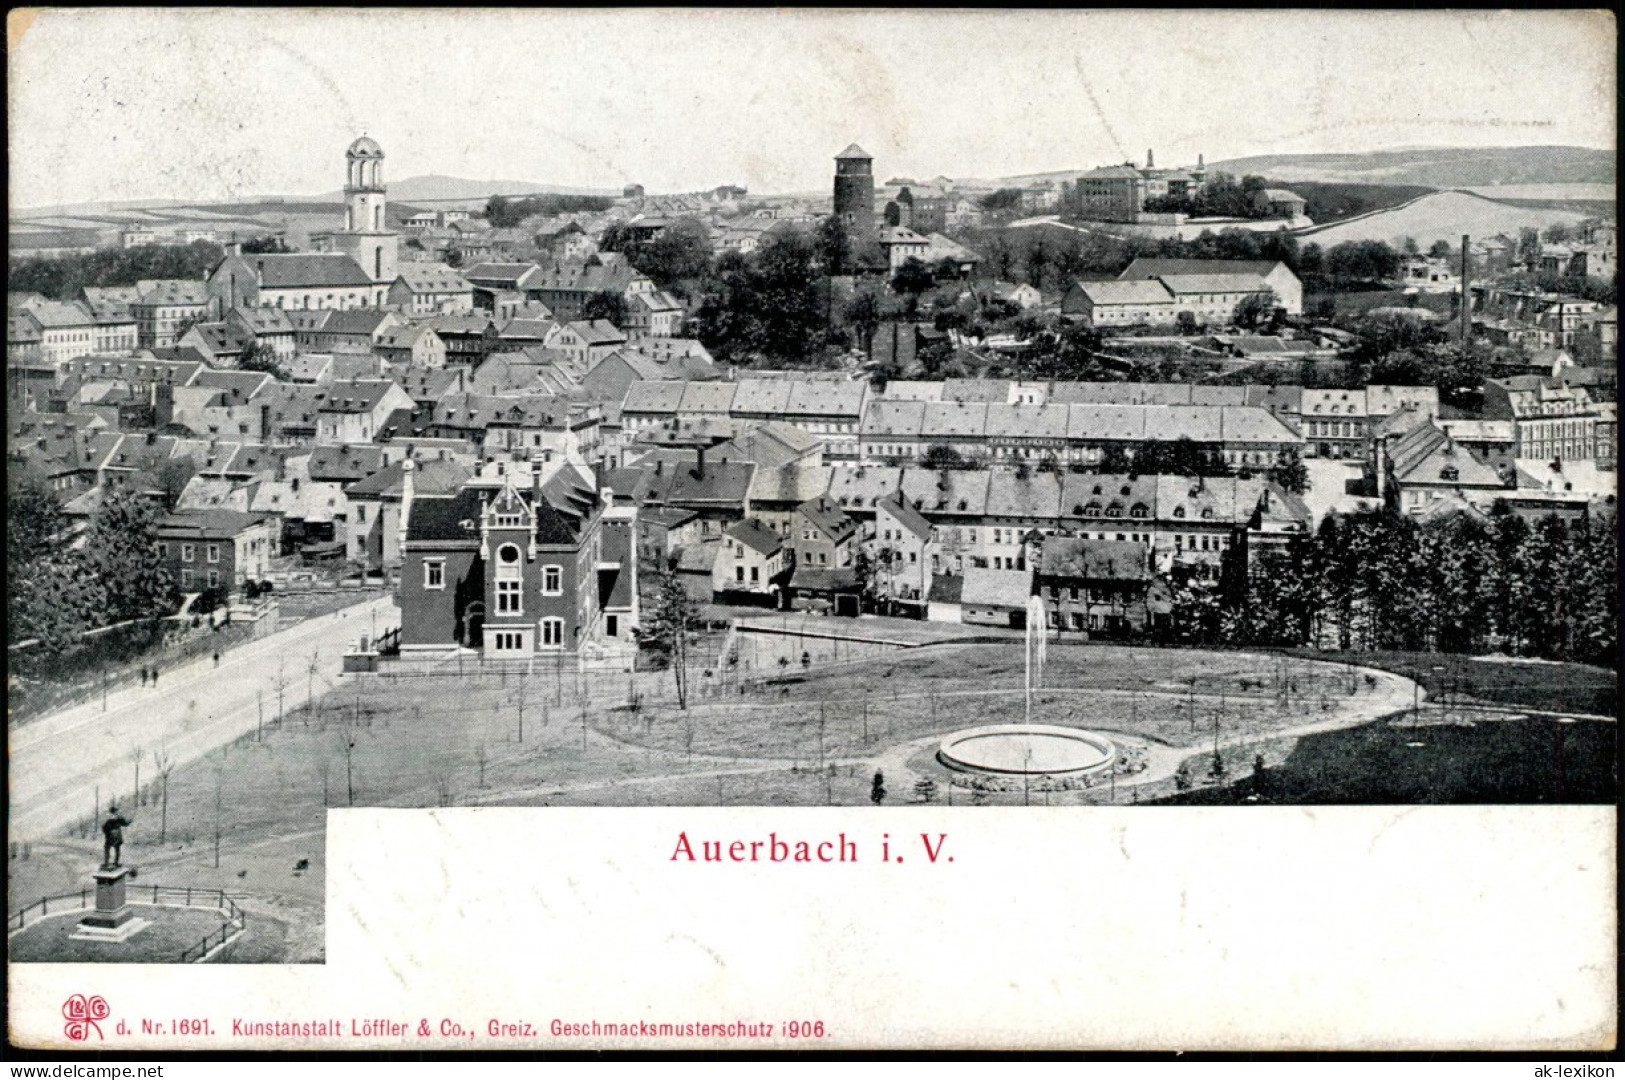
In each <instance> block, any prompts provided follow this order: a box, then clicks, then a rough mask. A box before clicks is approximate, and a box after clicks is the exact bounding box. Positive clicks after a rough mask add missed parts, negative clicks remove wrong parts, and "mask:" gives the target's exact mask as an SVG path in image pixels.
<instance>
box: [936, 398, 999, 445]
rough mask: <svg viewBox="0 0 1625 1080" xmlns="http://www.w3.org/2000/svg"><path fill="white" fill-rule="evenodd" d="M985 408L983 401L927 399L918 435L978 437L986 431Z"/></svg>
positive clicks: (985, 404)
mask: <svg viewBox="0 0 1625 1080" xmlns="http://www.w3.org/2000/svg"><path fill="white" fill-rule="evenodd" d="M987 408H988V407H987V403H986V402H983V401H927V402H925V412H924V415H923V417H922V418H921V421H920V437H921V438H922V439H938V438H950V437H952V438H972V437H980V436H982V435H984V434H985V433H986V432H987Z"/></svg>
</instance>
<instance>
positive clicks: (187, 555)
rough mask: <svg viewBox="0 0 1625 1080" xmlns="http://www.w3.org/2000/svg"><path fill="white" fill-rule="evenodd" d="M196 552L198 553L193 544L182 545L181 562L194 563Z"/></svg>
mask: <svg viewBox="0 0 1625 1080" xmlns="http://www.w3.org/2000/svg"><path fill="white" fill-rule="evenodd" d="M196 551H197V548H196V547H194V546H193V545H191V544H182V545H181V562H191V561H192V556H193V554H194V553H195V552H196Z"/></svg>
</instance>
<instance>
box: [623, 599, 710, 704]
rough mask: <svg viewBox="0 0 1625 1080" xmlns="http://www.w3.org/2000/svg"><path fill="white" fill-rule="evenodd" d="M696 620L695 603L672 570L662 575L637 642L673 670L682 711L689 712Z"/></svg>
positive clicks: (639, 630) (639, 629)
mask: <svg viewBox="0 0 1625 1080" xmlns="http://www.w3.org/2000/svg"><path fill="white" fill-rule="evenodd" d="M695 618H696V612H695V609H694V600H693V598H692V597H690V596H689V595H688V590H687V589H686V588H685V587H684V586H683V583H682V581H681V580H679V579H678V577H677V574H676V573H675V572H673V571H672V570H670V569H667V570H662V571H661V572H660V573H658V574H657V575H656V578H655V592H654V597H653V599H652V600H651V601H650V604H649V606H648V607H647V608H646V609H645V610H644V619H643V625H642V626H641V627H639V628H638V630H637V632H636V633H637V641H638V646H639V647H640V648H643V649H646V650H648V651H649V652H650V653H652V654H654V656H655V658H656V659H657V660H658V661H659V662H661V663H664V664H666V665H668V666H669V667H670V668H671V671H672V679H673V682H674V684H675V685H676V688H677V707H678V708H680V709H687V708H688V647H689V645H690V643H691V641H692V638H693V634H694V629H693V628H694V623H695Z"/></svg>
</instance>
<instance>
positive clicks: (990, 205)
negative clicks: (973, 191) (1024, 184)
mask: <svg viewBox="0 0 1625 1080" xmlns="http://www.w3.org/2000/svg"><path fill="white" fill-rule="evenodd" d="M977 205H979V206H980V207H981V208H982V209H983V210H993V211H998V210H1014V209H1017V208H1018V207H1020V206H1021V189H1020V188H1016V187H1003V188H999V189H998V190H997V191H992V192H989V193H988V194H986V195H983V196H982V197H981V199H979V200H977Z"/></svg>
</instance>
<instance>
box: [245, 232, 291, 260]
mask: <svg viewBox="0 0 1625 1080" xmlns="http://www.w3.org/2000/svg"><path fill="white" fill-rule="evenodd" d="M291 250H293V249H292V248H290V247H288V245H287V243H286V242H285V241H283V239H282V237H280V236H274V235H266V236H255V237H250V238H249V239H247V240H244V241H243V246H242V252H243V254H244V255H286V254H287V253H288V252H289V251H291Z"/></svg>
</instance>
